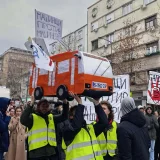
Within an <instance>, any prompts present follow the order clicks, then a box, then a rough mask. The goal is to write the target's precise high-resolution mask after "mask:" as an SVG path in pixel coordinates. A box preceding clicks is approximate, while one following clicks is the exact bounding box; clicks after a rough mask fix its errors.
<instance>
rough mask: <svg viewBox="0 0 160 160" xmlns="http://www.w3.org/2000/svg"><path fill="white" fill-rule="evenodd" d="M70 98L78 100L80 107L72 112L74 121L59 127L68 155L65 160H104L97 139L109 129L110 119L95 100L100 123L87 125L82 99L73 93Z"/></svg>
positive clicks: (67, 121) (76, 107)
mask: <svg viewBox="0 0 160 160" xmlns="http://www.w3.org/2000/svg"><path fill="white" fill-rule="evenodd" d="M70 96H72V97H74V98H75V99H76V101H77V103H78V105H77V106H74V107H73V108H72V109H71V110H70V118H72V119H69V120H66V121H65V122H63V123H61V124H60V126H59V127H60V130H61V132H62V136H63V143H62V148H63V149H64V151H65V154H66V158H65V159H66V160H71V159H77V160H78V159H82V160H89V159H92V160H103V156H102V152H101V149H100V147H99V144H98V142H97V137H98V136H99V135H100V134H101V133H102V132H103V131H104V129H105V128H106V127H107V128H108V119H107V116H106V115H105V113H104V111H103V109H102V107H101V105H100V104H99V100H94V103H95V111H96V113H97V116H98V117H99V121H98V123H96V124H94V125H92V124H91V125H86V121H85V120H84V117H83V112H84V105H82V100H81V98H79V97H78V96H77V95H74V94H73V93H71V94H70ZM66 104H67V103H66Z"/></svg>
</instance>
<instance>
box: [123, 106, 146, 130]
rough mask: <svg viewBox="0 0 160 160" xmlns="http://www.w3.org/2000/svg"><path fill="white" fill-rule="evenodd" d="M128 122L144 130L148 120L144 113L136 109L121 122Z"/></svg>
mask: <svg viewBox="0 0 160 160" xmlns="http://www.w3.org/2000/svg"><path fill="white" fill-rule="evenodd" d="M123 121H128V122H130V123H133V124H134V125H136V126H137V127H139V128H142V127H143V126H144V125H145V124H146V119H145V117H144V115H143V113H142V112H140V111H139V110H138V109H134V110H133V111H131V112H129V113H128V114H126V115H124V116H123V117H122V118H121V122H123Z"/></svg>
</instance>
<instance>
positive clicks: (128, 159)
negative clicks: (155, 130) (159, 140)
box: [117, 109, 150, 160]
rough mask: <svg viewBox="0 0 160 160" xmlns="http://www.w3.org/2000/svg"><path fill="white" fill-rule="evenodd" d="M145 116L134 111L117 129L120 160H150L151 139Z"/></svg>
mask: <svg viewBox="0 0 160 160" xmlns="http://www.w3.org/2000/svg"><path fill="white" fill-rule="evenodd" d="M145 124H146V120H145V117H144V115H143V114H142V113H141V112H140V111H138V109H134V110H133V111H131V112H129V113H128V114H126V115H124V116H123V117H122V119H121V123H120V124H119V125H118V128H117V138H118V152H119V155H118V156H119V160H149V148H150V138H149V135H148V129H147V127H146V126H145Z"/></svg>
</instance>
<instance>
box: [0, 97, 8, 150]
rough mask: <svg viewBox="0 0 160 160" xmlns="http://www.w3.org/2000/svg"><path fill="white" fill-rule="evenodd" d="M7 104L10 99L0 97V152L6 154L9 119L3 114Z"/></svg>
mask: <svg viewBox="0 0 160 160" xmlns="http://www.w3.org/2000/svg"><path fill="white" fill-rule="evenodd" d="M9 103H10V99H8V98H1V97H0V150H1V151H2V152H7V151H8V146H9V133H8V124H9V121H10V117H8V116H6V114H5V113H6V110H7V107H8V105H9Z"/></svg>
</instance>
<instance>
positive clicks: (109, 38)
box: [106, 33, 114, 44]
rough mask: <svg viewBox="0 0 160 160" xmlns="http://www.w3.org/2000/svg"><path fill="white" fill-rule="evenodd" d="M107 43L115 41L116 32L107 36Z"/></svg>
mask: <svg viewBox="0 0 160 160" xmlns="http://www.w3.org/2000/svg"><path fill="white" fill-rule="evenodd" d="M106 38H107V40H108V41H107V44H111V43H112V42H114V33H112V34H109V35H108V36H107V37H106Z"/></svg>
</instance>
